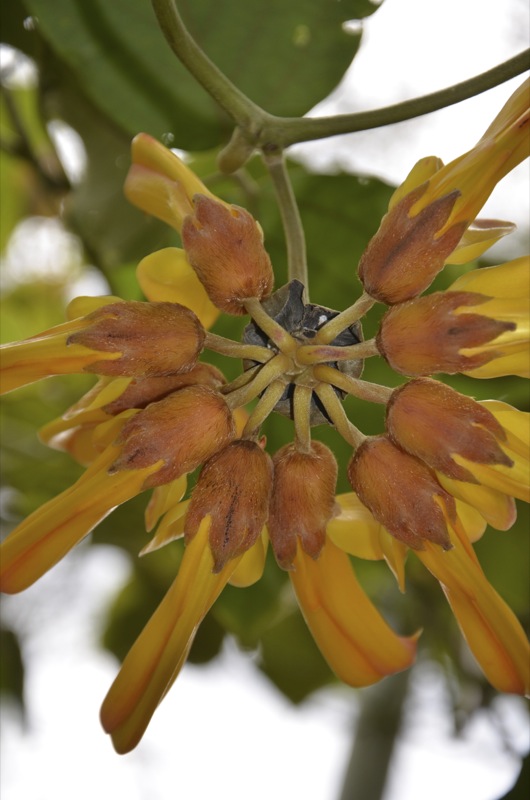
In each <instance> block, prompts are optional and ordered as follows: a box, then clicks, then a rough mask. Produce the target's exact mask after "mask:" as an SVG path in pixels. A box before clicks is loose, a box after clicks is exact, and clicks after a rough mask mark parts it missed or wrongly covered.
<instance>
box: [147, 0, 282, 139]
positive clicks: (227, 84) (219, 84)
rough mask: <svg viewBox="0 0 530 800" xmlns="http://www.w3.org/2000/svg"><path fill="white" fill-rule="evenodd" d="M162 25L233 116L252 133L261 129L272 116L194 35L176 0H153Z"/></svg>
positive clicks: (177, 49) (176, 50) (187, 63)
mask: <svg viewBox="0 0 530 800" xmlns="http://www.w3.org/2000/svg"><path fill="white" fill-rule="evenodd" d="M151 4H152V6H153V9H154V12H155V14H156V16H157V19H158V24H159V25H160V28H161V30H162V33H163V34H164V36H165V37H166V39H167V42H168V44H169V46H170V47H171V49H172V50H173V52H174V53H175V55H176V56H177V58H178V59H179V60H180V61H181V62H182V63H183V64H184V66H185V67H186V69H187V70H188V71H189V72H190V73H191V74H192V75H193V77H194V78H196V80H197V81H198V82H199V83H200V84H201V86H203V87H204V89H206V91H207V92H208V93H209V94H210V95H211V96H212V97H213V98H214V100H216V101H217V102H218V103H219V105H220V106H221V108H223V109H224V110H225V111H226V113H227V114H228V115H229V116H230V117H232V119H233V120H234V121H235V122H236V123H237V125H239V126H240V127H242V128H243V129H245V130H246V131H248V132H252V131H258V130H259V129H260V127H261V124H260V121H261V120H262V119H263V118H264V117H266V116H268V115H267V114H266V112H265V111H263V109H261V108H260V107H259V106H257V105H256V104H255V103H253V102H252V100H250V99H249V98H248V97H247V96H246V95H244V94H243V92H241V91H240V90H239V89H238V88H237V86H234V84H233V83H232V81H230V80H229V79H228V78H227V77H226V75H224V74H223V73H222V72H221V70H220V69H218V67H216V66H215V64H214V63H213V62H212V61H210V59H209V58H208V56H207V55H206V54H205V53H204V52H203V51H202V50H201V48H200V47H199V46H198V44H197V43H196V42H195V40H194V39H193V38H192V37H191V36H190V34H189V32H188V30H187V29H186V27H185V25H184V23H183V21H182V18H181V16H180V14H179V12H178V9H177V5H176V3H175V0H151Z"/></svg>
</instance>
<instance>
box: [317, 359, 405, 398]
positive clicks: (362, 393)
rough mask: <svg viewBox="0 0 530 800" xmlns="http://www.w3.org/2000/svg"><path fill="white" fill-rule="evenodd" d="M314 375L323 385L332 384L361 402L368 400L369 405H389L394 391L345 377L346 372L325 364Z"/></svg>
mask: <svg viewBox="0 0 530 800" xmlns="http://www.w3.org/2000/svg"><path fill="white" fill-rule="evenodd" d="M313 375H314V376H315V378H316V380H318V381H322V382H323V383H331V384H332V385H333V386H336V387H337V389H342V391H343V392H347V393H348V394H351V395H353V396H354V397H358V398H360V399H361V400H366V401H367V402H369V403H388V401H389V400H390V397H391V396H392V392H393V391H394V390H393V389H390V388H388V386H380V385H379V384H378V383H370V381H361V380H359V378H352V377H351V376H350V375H345V374H344V372H340V370H338V369H334V367H328V366H326V365H324V364H321V365H320V366H318V367H315V368H314V370H313Z"/></svg>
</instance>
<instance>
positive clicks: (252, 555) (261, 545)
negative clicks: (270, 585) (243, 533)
mask: <svg viewBox="0 0 530 800" xmlns="http://www.w3.org/2000/svg"><path fill="white" fill-rule="evenodd" d="M268 543H269V538H268V535H267V534H266V531H265V530H263V531H262V532H261V535H260V537H259V538H258V539H257V541H256V542H255V543H254V544H253V545H252V547H250V548H249V549H248V550H247V551H246V552H245V553H243V555H242V556H241V559H240V561H239V564H238V565H237V567H236V568H235V570H234V572H233V573H232V577H231V578H230V580H229V581H228V582H229V583H230V585H231V586H237V587H238V589H244V588H246V587H247V586H252V584H254V583H257V581H259V579H260V578H261V576H262V575H263V570H264V569H265V559H266V557H267V545H268Z"/></svg>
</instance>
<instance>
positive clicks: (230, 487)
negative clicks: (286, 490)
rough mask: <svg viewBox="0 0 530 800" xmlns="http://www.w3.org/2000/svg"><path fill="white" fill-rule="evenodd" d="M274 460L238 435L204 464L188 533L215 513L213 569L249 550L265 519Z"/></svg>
mask: <svg viewBox="0 0 530 800" xmlns="http://www.w3.org/2000/svg"><path fill="white" fill-rule="evenodd" d="M271 488H272V461H271V459H270V456H269V455H268V454H267V453H265V451H264V450H263V449H262V448H261V447H260V446H259V445H258V444H256V443H255V442H251V441H249V440H246V439H238V440H237V441H234V442H231V443H230V444H229V445H227V447H225V448H224V449H223V450H221V451H220V452H218V453H216V454H215V455H214V456H212V458H210V460H209V461H207V462H206V464H205V465H204V467H203V469H202V472H201V474H200V476H199V480H198V482H197V485H196V487H195V489H194V490H193V494H192V496H191V501H190V505H189V508H188V511H187V514H186V520H185V523H184V531H185V537H186V541H187V542H188V541H190V540H191V539H192V538H193V537H194V536H195V534H196V533H197V531H198V530H199V526H200V524H201V521H202V520H203V519H204V517H206V516H207V515H210V516H211V523H210V531H209V543H210V549H211V551H212V555H213V558H214V564H215V566H214V572H220V571H221V569H222V568H223V567H224V566H225V564H226V563H227V562H228V561H229V560H230V559H231V558H235V557H236V556H240V555H242V554H243V553H244V552H246V551H247V550H249V548H251V547H252V545H253V544H255V542H256V541H257V539H258V536H259V535H260V533H261V531H262V529H263V526H264V525H265V523H266V521H267V512H268V507H269V498H270V493H271Z"/></svg>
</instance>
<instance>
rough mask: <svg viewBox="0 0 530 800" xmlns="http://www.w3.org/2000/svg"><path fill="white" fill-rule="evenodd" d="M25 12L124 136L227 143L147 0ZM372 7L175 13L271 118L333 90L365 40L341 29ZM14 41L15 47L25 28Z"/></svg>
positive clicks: (211, 1) (235, 1)
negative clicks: (147, 134)
mask: <svg viewBox="0 0 530 800" xmlns="http://www.w3.org/2000/svg"><path fill="white" fill-rule="evenodd" d="M25 7H26V8H27V9H28V11H29V12H30V13H31V14H32V15H34V18H35V19H36V23H35V24H34V27H36V28H37V31H38V35H39V36H42V37H43V38H44V39H45V40H46V41H47V42H48V43H49V45H50V46H51V48H52V49H53V50H54V52H55V53H56V55H57V56H58V58H59V59H60V60H61V61H62V62H63V63H64V65H65V68H66V69H67V70H68V71H69V72H70V74H71V77H72V80H73V81H74V82H75V83H76V84H77V87H78V90H79V91H80V92H82V93H84V94H86V96H87V97H88V98H89V99H90V100H91V101H92V102H93V103H94V105H95V106H96V108H98V109H99V111H100V112H102V113H103V114H104V115H105V116H107V117H108V118H109V119H110V120H112V121H113V122H114V123H116V124H117V125H118V127H119V128H121V130H123V131H125V132H126V133H128V134H129V135H132V134H134V133H136V132H138V131H139V130H148V131H149V132H150V133H152V134H153V135H155V136H158V137H162V136H163V135H165V136H170V137H174V138H172V139H171V141H172V142H173V143H174V144H175V146H178V147H182V148H184V149H204V148H207V147H212V146H214V145H217V144H219V143H220V142H221V141H223V140H224V139H226V137H227V135H228V133H229V131H230V127H231V126H230V124H229V122H228V121H227V119H226V118H225V117H224V116H223V115H222V114H221V113H220V111H219V109H218V107H217V105H216V104H215V103H214V102H213V100H212V99H211V98H210V97H209V96H208V95H207V94H206V92H205V91H204V90H203V89H202V88H201V87H200V86H198V84H197V83H196V81H195V79H193V78H192V77H191V76H190V75H189V73H188V72H187V71H186V70H185V69H184V67H182V65H181V64H180V62H179V61H178V60H177V58H176V56H174V54H173V53H172V51H171V50H170V48H169V46H168V45H167V43H166V42H165V39H164V37H163V36H162V33H161V32H160V30H159V28H158V25H157V22H156V18H155V15H154V12H153V10H152V8H151V5H150V3H148V2H146V0H144V2H136V3H131V2H130V0H114V1H113V2H112V3H105V2H102V0H93V2H91V3H90V4H87V3H85V2H83V0H26V2H25ZM376 8H377V6H376V5H375V4H374V3H372V2H370V0H344V1H343V2H341V3H337V2H334V0H326V2H321V3H307V2H304V0H291V2H289V3H285V2H284V1H283V0H246V2H245V3H241V2H239V0H225V2H224V3H223V5H222V8H221V9H220V8H219V4H218V2H217V0H197V1H196V2H194V3H185V4H184V3H183V4H181V9H180V10H181V13H182V16H183V18H184V22H185V24H187V25H188V26H189V29H190V32H191V34H192V35H193V36H194V37H195V38H196V40H197V41H198V43H199V44H200V46H201V47H203V48H204V50H205V52H206V53H207V54H208V56H209V57H210V58H211V59H212V60H213V61H214V63H216V64H217V66H219V67H220V69H221V70H223V72H225V74H226V75H227V76H228V77H229V78H230V79H231V80H232V81H233V82H234V83H235V84H236V85H237V86H238V87H239V88H240V89H241V90H242V91H243V92H245V93H247V94H248V95H249V97H250V98H251V99H252V100H254V102H256V103H258V104H260V105H263V106H264V107H265V108H266V109H267V110H268V111H269V112H271V113H273V114H280V115H289V116H295V115H301V114H304V113H306V112H307V111H309V109H310V108H311V107H312V106H314V105H315V104H316V103H318V102H319V101H320V100H322V99H324V97H326V96H327V95H328V94H329V93H330V91H331V90H332V89H333V88H334V87H335V86H336V85H337V83H338V82H339V80H340V79H341V77H342V76H343V74H344V72H345V71H346V69H347V67H348V66H349V64H350V62H351V60H352V58H353V56H354V55H355V53H356V51H357V49H358V46H359V42H360V36H361V34H360V32H359V31H358V30H355V31H350V32H347V31H346V30H344V29H343V28H342V25H343V23H344V22H346V21H347V20H351V19H359V18H362V17H365V16H367V15H369V14H372V13H373V12H374V11H375V10H376ZM26 27H28V26H26ZM30 27H31V26H30ZM12 37H13V40H14V41H16V45H15V46H21V44H20V43H21V40H23V38H24V37H23V36H22V34H21V31H20V30H18V31H16V33H12ZM31 37H33V38H35V31H34V30H33V31H32V30H28V38H31ZM22 49H24V50H25V51H27V50H30V51H31V49H34V47H33V48H32V46H31V45H30V44H27V45H26V46H23V48H22ZM272 53H273V54H274V58H272V59H271V54H272Z"/></svg>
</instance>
